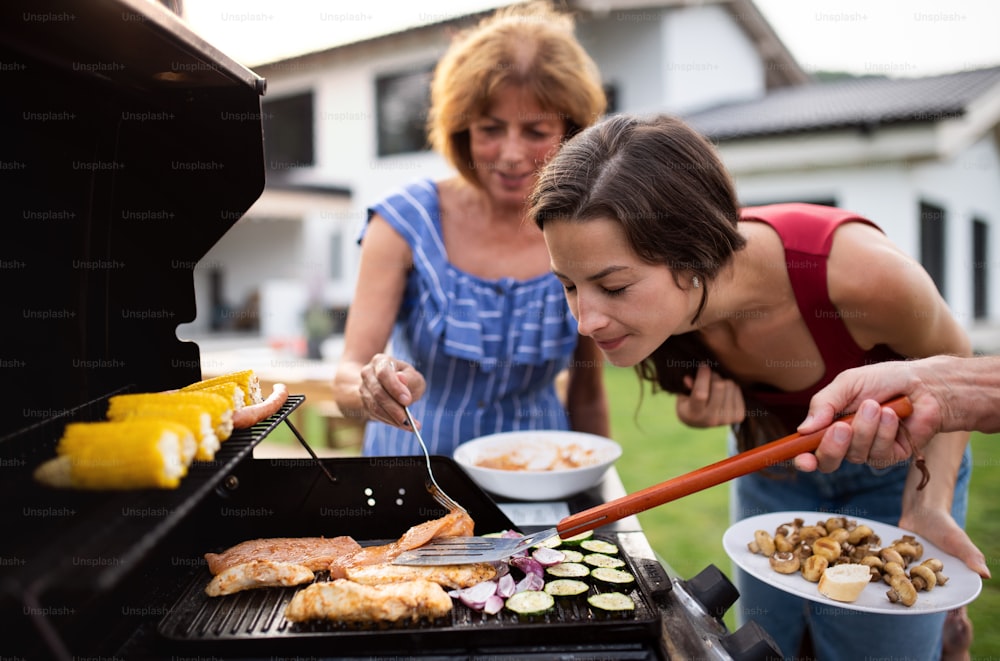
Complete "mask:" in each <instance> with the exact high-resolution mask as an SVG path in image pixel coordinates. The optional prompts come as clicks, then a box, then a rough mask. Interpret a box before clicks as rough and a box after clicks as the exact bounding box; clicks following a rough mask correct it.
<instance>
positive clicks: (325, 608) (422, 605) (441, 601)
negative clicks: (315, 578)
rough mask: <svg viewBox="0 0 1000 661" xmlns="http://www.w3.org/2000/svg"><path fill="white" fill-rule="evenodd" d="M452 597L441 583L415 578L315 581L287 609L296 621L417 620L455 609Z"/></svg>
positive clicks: (440, 614)
mask: <svg viewBox="0 0 1000 661" xmlns="http://www.w3.org/2000/svg"><path fill="white" fill-rule="evenodd" d="M451 606H452V605H451V597H449V596H448V594H447V593H446V592H445V591H444V588H442V587H441V586H440V585H438V584H437V583H431V582H430V581H423V580H415V581H406V582H404V583H390V584H387V585H361V584H360V583H355V582H353V581H348V580H345V579H337V580H334V581H329V582H323V583H313V584H312V585H309V586H307V587H305V588H303V589H301V590H299V591H298V592H296V593H295V596H293V597H292V600H291V601H290V602H289V603H288V606H287V607H286V608H285V618H286V619H288V620H290V621H292V622H305V621H308V620H336V621H338V622H397V621H399V620H411V621H416V620H419V619H420V618H423V617H426V618H430V619H434V618H438V617H443V616H445V615H447V614H448V613H450V612H451Z"/></svg>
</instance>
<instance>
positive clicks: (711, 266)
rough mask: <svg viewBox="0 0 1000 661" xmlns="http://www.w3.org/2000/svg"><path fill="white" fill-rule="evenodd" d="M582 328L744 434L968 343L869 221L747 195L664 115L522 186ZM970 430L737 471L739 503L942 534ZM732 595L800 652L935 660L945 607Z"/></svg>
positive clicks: (586, 141)
mask: <svg viewBox="0 0 1000 661" xmlns="http://www.w3.org/2000/svg"><path fill="white" fill-rule="evenodd" d="M531 205H532V208H531V213H532V215H533V217H534V218H535V220H536V224H537V225H538V226H539V227H540V228H542V230H543V233H544V234H545V241H546V244H547V246H548V249H549V252H550V253H551V261H552V270H553V272H554V273H555V274H556V276H557V277H558V278H559V280H560V281H561V282H562V283H563V287H564V288H565V290H566V297H567V299H568V301H569V306H570V309H571V310H572V311H573V315H574V316H575V317H576V319H577V321H578V323H579V330H580V333H582V334H584V335H588V336H590V337H592V338H593V339H594V340H595V341H596V342H597V345H598V347H600V349H601V350H602V351H603V352H604V354H605V356H606V357H607V358H608V359H609V360H610V361H611V362H612V363H614V364H615V365H618V366H627V365H632V366H636V369H637V371H638V373H639V375H640V377H641V378H643V379H646V380H649V381H651V382H652V383H653V384H654V388H661V389H664V390H667V391H669V392H673V393H676V394H677V412H678V415H679V417H680V419H681V420H682V421H684V422H685V423H687V424H689V425H692V426H712V425H732V426H733V428H734V431H735V433H736V436H737V437H738V438H739V448H740V449H741V450H742V449H747V448H750V447H753V446H756V445H760V444H762V443H766V442H768V441H771V440H774V439H777V438H779V437H781V436H784V435H786V434H788V433H791V432H792V431H794V430H795V427H796V426H797V425H798V423H799V422H800V421H801V420H802V418H803V417H804V416H805V414H806V411H807V410H808V405H809V400H810V397H811V396H812V395H813V394H814V393H816V392H817V391H818V390H819V389H820V388H821V387H823V386H824V385H826V384H827V383H829V382H830V381H831V380H832V379H833V378H834V377H835V376H836V375H837V373H838V372H840V371H842V370H844V369H847V368H850V367H854V366H857V365H861V364H865V363H871V362H879V361H884V360H890V359H894V358H899V357H921V356H931V355H935V354H942V353H951V354H959V355H967V354H969V353H970V346H969V341H968V339H967V338H966V336H965V333H964V332H963V331H962V329H961V328H960V327H959V325H958V324H957V323H956V322H955V320H954V318H953V316H952V315H951V314H950V313H949V311H948V308H947V306H946V305H945V302H944V301H943V300H942V298H941V296H940V295H939V294H938V291H937V289H936V288H935V286H934V283H933V282H932V280H931V278H930V277H929V276H928V274H927V273H926V272H925V271H924V270H923V269H922V268H921V267H920V265H919V264H917V263H916V262H914V261H913V260H912V259H911V258H909V257H908V256H906V255H905V254H904V253H903V252H902V251H901V250H899V249H898V248H897V247H896V246H894V245H893V244H892V243H891V242H890V241H889V239H888V238H887V237H886V236H885V234H883V233H882V231H881V230H879V228H878V227H877V226H875V225H874V223H872V222H871V221H869V220H867V219H865V218H862V217H861V216H859V215H857V214H855V213H851V212H849V211H845V210H841V209H835V208H831V207H823V206H816V205H808V204H778V205H771V206H766V207H757V208H745V209H740V208H739V206H738V204H737V199H736V194H735V188H734V186H733V183H732V181H731V179H730V177H729V175H728V173H727V172H726V170H725V168H724V166H723V165H722V163H721V161H720V159H719V158H718V156H717V155H716V153H715V150H714V149H713V148H712V146H711V145H710V144H709V143H708V141H706V140H705V139H704V138H702V137H701V136H700V135H698V134H697V133H696V132H695V131H693V130H692V129H690V128H689V127H688V126H686V125H685V124H684V123H683V122H681V121H679V120H677V119H675V118H671V117H668V116H657V117H650V118H636V117H628V116H616V117H612V118H610V119H608V120H605V121H603V122H601V123H600V124H599V125H597V126H594V127H591V128H589V129H587V130H585V131H583V132H582V133H580V134H579V135H578V136H577V137H576V138H574V139H573V140H572V141H570V142H569V143H568V144H567V145H566V146H564V147H563V149H562V150H560V152H559V153H558V154H557V155H556V157H555V158H553V160H552V161H551V162H550V163H549V164H548V166H546V168H545V170H544V171H543V173H542V175H541V176H540V177H539V181H538V184H537V186H536V189H535V192H534V193H533V196H532V202H531ZM967 440H968V435H967V434H965V433H962V432H958V433H949V434H941V435H940V436H939V437H938V439H937V440H936V441H935V442H933V443H931V444H929V445H927V452H926V465H927V466H928V467H929V468H930V471H931V479H930V481H929V483H927V484H926V486H924V485H922V484H921V481H922V478H923V475H922V473H921V471H919V470H918V469H917V467H911V466H910V465H909V464H908V463H900V464H896V465H893V466H890V467H885V468H882V469H874V468H872V467H871V466H868V465H855V464H844V465H842V466H841V467H840V468H839V469H838V470H837V471H835V472H832V473H829V474H826V473H821V472H814V473H801V472H796V471H794V470H793V469H792V468H791V467H790V466H785V467H780V468H776V469H775V470H772V471H768V472H765V473H763V474H762V473H757V474H753V475H749V476H746V477H744V478H741V479H739V480H737V481H736V483H735V487H734V507H733V517H734V518H735V519H743V518H746V517H748V516H751V515H754V514H762V513H766V512H776V511H785V510H803V511H811V510H814V511H826V512H839V513H842V514H845V515H848V516H861V517H866V518H870V519H875V520H878V521H882V522H885V523H889V524H894V525H895V524H898V525H900V526H902V527H904V528H908V529H910V530H913V531H915V532H917V533H919V534H921V535H923V536H924V537H925V538H926V539H928V540H931V541H933V542H934V543H936V544H938V545H939V546H941V547H943V548H945V549H946V550H948V549H956V548H957V547H956V542H957V541H958V540H964V543H968V535H966V534H965V532H964V531H963V530H962V528H961V524H962V521H963V519H964V515H965V507H966V499H967V493H968V484H969V475H970V472H971V467H970V465H971V458H970V455H969V452H968V449H967ZM737 581H738V584H739V588H740V593H741V604H742V608H741V609H740V611H739V614H740V615H739V617H740V619H744V618H746V617H747V616H748V615H752V618H753V619H755V620H758V621H759V622H760V624H762V625H763V626H764V628H765V629H767V631H768V632H769V633H770V634H771V635H772V636H773V637H774V638H775V640H776V642H777V643H778V644H779V645H780V647H781V649H782V651H783V652H784V653H785V654H786V655H788V656H789V657H793V658H798V655H799V653H800V646H801V645H802V644H803V642H804V641H805V640H809V639H808V638H807V637H806V634H807V632H808V634H809V636H810V638H811V644H812V647H813V649H814V651H815V653H816V655H817V656H818V658H821V659H861V658H890V657H891V658H914V659H917V658H920V659H927V658H933V657H935V656H936V655H937V654H939V652H940V650H941V631H942V622H943V620H944V614H936V615H914V616H908V617H894V616H891V615H874V614H870V613H858V612H855V611H849V610H846V609H841V608H835V607H834V606H832V605H824V604H819V603H816V602H811V601H809V602H807V601H805V600H803V599H800V598H797V597H795V596H792V595H790V594H787V593H785V592H781V591H779V590H777V589H775V588H772V587H770V586H769V585H767V584H765V583H763V582H761V581H757V580H756V579H753V578H750V577H748V576H746V575H744V574H742V573H740V572H737Z"/></svg>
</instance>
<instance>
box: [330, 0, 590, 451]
mask: <svg viewBox="0 0 1000 661" xmlns="http://www.w3.org/2000/svg"><path fill="white" fill-rule="evenodd" d="M573 27H574V26H573V21H572V19H571V18H570V17H569V16H568V15H565V14H561V13H558V12H556V11H554V10H552V9H551V8H550V7H549V5H548V4H547V3H531V4H528V5H524V6H514V7H511V8H507V9H502V10H498V11H497V12H496V13H495V14H494V15H492V16H490V17H488V18H486V19H484V20H483V21H482V22H481V23H480V24H479V25H477V26H475V27H474V28H472V29H471V30H469V31H468V32H466V33H464V34H461V35H459V37H458V38H457V39H456V40H455V41H454V43H453V44H452V46H451V48H450V49H449V50H448V52H447V53H446V54H445V55H444V57H443V58H442V59H441V60H440V62H439V63H438V65H437V68H436V70H435V73H434V78H433V82H432V87H431V110H430V115H429V119H428V127H429V135H430V140H431V143H432V144H433V146H434V147H435V148H436V149H437V150H438V151H439V152H441V153H442V154H443V155H444V156H445V157H446V158H447V159H448V160H449V162H450V163H451V165H452V166H453V167H454V168H455V170H456V171H457V174H456V175H455V176H452V177H450V178H447V179H444V180H441V181H433V180H430V179H423V180H419V181H416V182H413V183H412V184H410V185H408V186H406V187H405V188H404V189H403V190H401V191H399V192H397V193H395V194H393V195H391V196H389V197H388V198H386V199H384V200H382V201H381V202H379V203H378V204H376V205H375V206H374V207H372V208H371V209H370V219H369V222H368V225H367V227H366V228H365V230H364V232H363V238H362V243H361V246H362V250H361V265H360V272H359V274H358V285H357V289H356V290H355V295H354V299H353V302H352V304H351V308H350V313H349V315H348V318H347V327H346V331H345V345H344V352H343V355H342V357H341V360H340V364H339V366H338V369H337V374H336V376H335V378H334V384H333V385H334V391H335V398H336V400H337V403H338V405H339V406H340V408H341V409H342V410H343V411H344V412H345V414H346V415H348V416H359V417H362V418H365V419H367V420H368V421H369V424H367V425H366V431H365V440H364V447H363V452H364V454H366V455H405V454H416V453H419V452H420V448H419V445H417V444H416V441H415V439H414V438H413V434H412V433H411V431H410V430H408V429H407V428H406V417H405V415H404V412H403V408H402V407H403V405H407V406H410V407H411V410H412V412H413V415H414V417H415V418H416V419H417V420H418V421H419V422H418V424H420V425H421V427H422V430H423V435H424V438H425V440H426V441H427V443H428V445H429V449H430V451H431V452H433V453H439V454H448V455H450V454H451V452H452V451H453V450H454V448H455V447H456V446H457V445H458V444H460V443H462V442H463V441H467V440H470V439H472V438H475V437H477V436H481V435H484V434H490V433H495V432H501V431H510V430H521V429H575V430H578V431H586V432H591V433H596V434H601V435H607V434H608V433H609V427H608V417H607V416H608V414H607V404H606V400H605V393H604V386H603V378H602V363H601V360H600V354H599V352H598V351H597V350H596V349H595V348H594V345H593V343H592V342H591V341H590V340H589V339H587V338H581V337H580V336H579V335H578V333H577V329H576V322H575V320H574V319H573V317H572V316H571V315H570V314H569V311H568V309H567V307H566V301H565V298H564V297H563V295H562V286H561V285H560V284H559V281H558V280H556V279H555V278H554V277H553V276H552V274H551V273H549V270H548V253H547V252H546V250H545V243H544V240H543V238H542V233H541V231H540V230H539V229H538V228H537V227H535V226H534V225H533V224H530V223H527V222H525V203H526V199H527V196H528V193H529V192H530V191H531V187H532V186H533V185H534V183H535V179H536V177H537V172H538V170H539V169H540V168H541V166H543V165H544V164H545V163H546V162H547V161H548V159H549V158H550V157H551V156H552V155H553V154H554V153H555V152H556V150H557V149H558V148H559V146H560V145H561V144H562V142H563V141H564V140H565V139H566V138H567V137H568V136H571V135H573V134H574V133H576V132H577V131H579V130H580V129H581V128H582V127H585V126H588V125H590V124H592V123H593V122H594V121H596V120H597V118H598V117H599V116H600V115H601V114H602V113H603V111H604V108H605V97H604V92H603V89H602V87H601V83H600V77H599V74H598V71H597V68H596V66H595V65H594V63H593V61H592V60H591V59H590V57H589V56H588V55H587V54H586V52H585V51H584V50H583V48H582V47H581V46H580V44H579V43H578V42H577V40H576V39H575V37H574V35H573ZM390 335H391V338H390ZM390 339H391V348H390V349H388V350H387V348H386V347H387V343H388V342H389V340H390ZM560 373H566V374H568V379H567V382H566V383H567V385H566V387H565V391H564V394H563V393H560V392H558V391H557V388H556V387H555V384H556V378H557V376H559V375H560Z"/></svg>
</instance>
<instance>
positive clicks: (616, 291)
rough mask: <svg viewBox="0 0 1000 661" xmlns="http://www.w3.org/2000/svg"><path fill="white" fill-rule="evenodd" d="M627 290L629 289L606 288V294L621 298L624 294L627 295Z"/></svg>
mask: <svg viewBox="0 0 1000 661" xmlns="http://www.w3.org/2000/svg"><path fill="white" fill-rule="evenodd" d="M626 289H628V287H619V288H618V289H607V288H605V289H604V293H605V294H607V295H608V296H621V295H622V294H624V293H625V290H626Z"/></svg>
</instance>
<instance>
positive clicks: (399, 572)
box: [345, 562, 497, 590]
mask: <svg viewBox="0 0 1000 661" xmlns="http://www.w3.org/2000/svg"><path fill="white" fill-rule="evenodd" d="M345 573H346V576H345V578H347V580H349V581H354V582H355V583H361V584H364V585H384V584H388V583H400V582H403V581H412V580H415V579H422V580H425V581H430V582H431V583H437V584H438V585H440V586H442V587H445V588H449V589H452V590H457V589H461V588H468V587H472V586H473V585H476V584H477V583H482V582H483V581H489V580H492V579H494V578H496V575H497V570H496V568H495V567H494V566H493V565H492V564H490V563H488V562H479V563H476V564H469V565H433V566H428V567H421V566H409V565H393V564H379V565H365V566H361V567H348V568H347V569H346V570H345Z"/></svg>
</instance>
